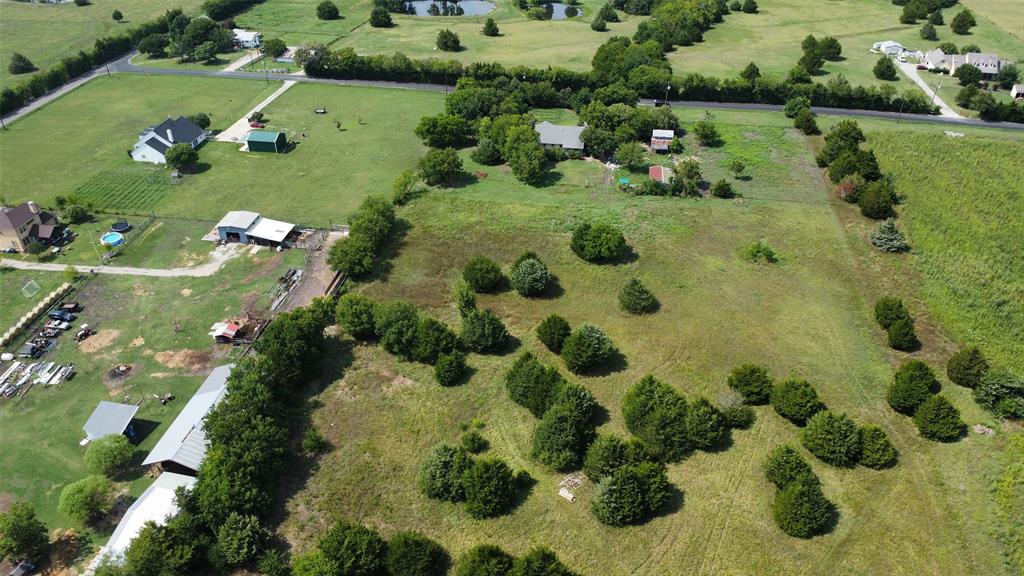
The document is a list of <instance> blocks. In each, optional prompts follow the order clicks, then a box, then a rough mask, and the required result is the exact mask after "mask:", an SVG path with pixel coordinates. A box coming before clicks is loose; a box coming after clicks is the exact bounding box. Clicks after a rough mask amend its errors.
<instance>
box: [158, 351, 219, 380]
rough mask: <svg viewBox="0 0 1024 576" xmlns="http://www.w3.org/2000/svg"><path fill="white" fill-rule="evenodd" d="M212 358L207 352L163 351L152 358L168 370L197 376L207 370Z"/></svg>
mask: <svg viewBox="0 0 1024 576" xmlns="http://www.w3.org/2000/svg"><path fill="white" fill-rule="evenodd" d="M212 356H213V355H212V354H211V353H210V351H209V350H165V351H163V352H157V353H156V354H155V355H153V358H154V359H155V360H156V361H157V362H159V363H161V364H163V365H164V366H167V367H168V368H177V369H183V370H186V371H188V372H192V373H196V374H198V373H200V372H204V371H206V370H207V369H208V368H209V365H210V358H211V357H212Z"/></svg>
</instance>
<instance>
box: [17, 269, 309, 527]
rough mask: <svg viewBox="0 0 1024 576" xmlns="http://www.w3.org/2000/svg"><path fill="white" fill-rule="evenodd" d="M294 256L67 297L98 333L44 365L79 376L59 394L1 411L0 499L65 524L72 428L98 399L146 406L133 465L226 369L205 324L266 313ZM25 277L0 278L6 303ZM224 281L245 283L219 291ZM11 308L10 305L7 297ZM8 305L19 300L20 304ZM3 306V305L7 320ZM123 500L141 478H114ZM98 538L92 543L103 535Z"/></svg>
mask: <svg viewBox="0 0 1024 576" xmlns="http://www.w3.org/2000/svg"><path fill="white" fill-rule="evenodd" d="M302 257H303V255H302V253H301V252H300V251H288V252H285V253H283V254H274V253H271V252H269V251H263V252H261V253H259V254H257V255H255V256H249V255H246V256H243V257H241V258H239V259H236V260H234V261H232V262H229V263H228V264H227V265H226V266H225V268H224V269H223V271H222V272H221V274H223V275H225V276H213V277H210V278H138V277H127V276H99V277H97V278H95V279H93V280H92V281H91V282H89V283H88V284H87V285H86V286H85V288H84V289H83V290H82V291H81V292H80V293H78V294H76V295H75V298H76V299H77V300H78V301H79V302H80V303H82V305H83V306H84V310H83V311H82V313H81V314H80V315H79V316H80V322H87V323H89V324H91V325H93V326H95V327H96V328H97V329H98V330H99V333H98V334H96V335H95V336H93V337H92V338H90V339H89V340H86V341H85V342H83V343H82V345H81V346H79V345H76V344H75V343H74V342H73V341H72V340H71V339H70V336H65V337H63V338H61V339H60V342H59V347H58V348H57V349H56V350H55V351H53V352H51V353H50V354H48V355H47V357H46V360H48V361H50V360H52V361H61V362H74V363H75V365H76V367H77V368H78V372H79V373H78V375H77V376H76V377H75V378H74V379H73V380H71V381H69V382H67V383H65V384H64V385H63V386H61V387H55V388H47V389H44V388H40V387H36V388H33V389H32V390H31V391H30V392H29V393H28V394H27V395H26V396H24V397H23V398H21V399H18V400H10V399H4V400H3V401H2V402H0V432H2V436H3V438H4V447H3V450H0V468H2V469H3V470H4V474H2V475H0V476H2V477H0V498H2V499H3V500H4V501H5V502H9V501H10V500H11V499H12V498H24V499H28V501H29V502H31V503H32V505H33V506H34V507H35V509H36V511H37V512H38V513H39V514H40V516H41V518H42V519H43V521H45V522H46V523H47V525H48V526H49V527H51V528H70V527H73V526H74V524H73V523H72V522H71V521H70V520H69V519H67V518H65V517H63V516H62V515H61V514H60V513H59V512H58V511H57V509H56V507H57V500H58V496H59V495H60V491H61V489H62V488H63V487H64V485H66V484H68V483H69V482H72V481H75V480H77V479H79V478H81V477H82V476H84V475H86V474H87V473H88V472H87V470H86V467H85V463H84V462H83V459H82V451H83V449H82V448H81V447H80V446H78V441H79V440H81V438H82V436H83V433H82V431H81V426H82V425H83V424H84V423H85V420H86V419H87V418H88V416H89V414H90V413H91V412H92V410H93V408H95V406H96V403H97V402H98V401H99V400H105V399H106V400H113V401H118V402H120V401H123V400H124V398H125V397H126V396H128V395H130V396H131V398H132V400H131V401H132V402H138V401H139V399H140V398H143V397H144V398H145V400H144V401H143V403H142V407H141V409H140V410H139V413H138V415H137V421H136V425H135V427H136V429H137V430H138V431H140V433H141V434H144V438H142V439H141V442H140V443H139V445H138V451H137V453H136V457H137V459H138V461H141V459H142V457H143V456H144V455H145V453H146V452H148V451H149V450H150V449H151V448H152V447H153V446H154V445H155V444H156V441H157V440H158V439H159V438H160V435H161V434H163V432H164V431H165V430H166V427H167V425H168V424H169V423H170V421H171V420H172V419H173V418H174V417H175V416H176V415H177V412H178V411H179V410H181V408H182V407H183V406H184V405H185V403H186V402H187V401H188V398H189V397H190V395H191V394H192V392H194V391H195V389H196V388H197V387H198V386H199V384H200V383H201V382H202V380H203V375H204V374H206V373H207V372H208V371H209V370H210V369H211V368H213V367H215V366H218V365H220V364H222V363H225V362H227V361H228V359H226V358H225V357H224V356H223V351H221V350H217V349H215V348H214V347H213V346H212V343H211V341H210V338H209V336H207V335H206V332H207V330H208V328H209V326H210V324H212V323H213V322H216V321H219V320H222V319H223V318H225V317H227V316H229V315H232V314H238V313H239V312H240V311H241V309H242V307H244V306H265V305H267V304H268V303H269V296H268V294H267V291H268V289H269V288H270V287H271V286H273V285H274V284H275V283H276V281H277V278H278V276H279V275H280V274H281V272H282V271H283V270H284V269H286V268H287V267H288V266H295V265H297V264H301V262H302ZM27 275H29V274H28V273H25V272H22V271H16V272H0V286H2V287H3V296H4V299H5V302H8V301H10V300H8V298H9V296H8V286H9V285H17V284H20V283H21V281H22V279H23V277H25V276H27ZM31 276H32V277H34V278H36V279H37V280H38V281H39V283H40V284H44V283H45V284H46V285H49V284H52V283H53V282H59V281H61V280H62V277H61V275H60V274H53V273H51V274H44V273H35V274H31ZM224 277H234V278H240V279H242V278H244V281H242V282H224V280H223V278H224ZM10 298H11V299H13V297H10ZM17 298H21V296H20V295H18V296H17ZM8 308H9V307H8V306H6V305H5V306H3V313H4V314H5V315H6V313H7V310H8ZM123 363H124V364H131V365H132V370H131V372H130V373H129V375H128V376H127V377H125V378H122V379H119V380H112V379H111V378H109V377H108V375H107V372H108V370H109V369H110V368H111V367H112V366H114V365H117V364H123ZM166 393H172V394H174V395H176V396H177V399H176V400H174V401H173V402H171V403H169V404H167V405H165V406H162V405H160V403H159V402H157V401H155V400H153V399H152V398H151V397H150V395H151V394H166ZM122 480H123V481H124V482H125V484H124V487H125V489H127V490H128V491H129V492H130V493H131V494H133V495H138V494H139V493H140V492H141V491H142V490H143V489H144V488H145V486H146V485H148V483H149V482H150V479H147V478H145V477H144V476H142V475H141V470H140V471H138V472H136V473H133V474H130V475H128V476H126V477H125V478H123V479H122ZM105 533H107V531H104V530H100V531H99V533H98V534H91V536H94V537H96V538H98V537H101V536H105Z"/></svg>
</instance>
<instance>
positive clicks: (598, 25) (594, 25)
mask: <svg viewBox="0 0 1024 576" xmlns="http://www.w3.org/2000/svg"><path fill="white" fill-rule="evenodd" d="M590 29H591V30H593V31H594V32H604V31H605V30H608V23H607V22H605V20H604V18H601V15H600V14H598V16H597V18H594V20H593V21H591V22H590Z"/></svg>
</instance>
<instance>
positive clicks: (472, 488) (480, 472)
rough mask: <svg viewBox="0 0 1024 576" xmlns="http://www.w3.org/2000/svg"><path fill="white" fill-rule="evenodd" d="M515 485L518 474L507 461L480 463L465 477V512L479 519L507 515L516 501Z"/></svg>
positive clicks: (475, 463) (486, 459)
mask: <svg viewBox="0 0 1024 576" xmlns="http://www.w3.org/2000/svg"><path fill="white" fill-rule="evenodd" d="M515 483H516V480H515V475H514V474H513V473H512V469H511V468H509V467H508V464H506V463H505V462H504V460H500V459H498V458H483V459H480V460H477V461H476V462H474V463H473V465H472V466H471V467H470V468H469V469H468V470H466V472H465V473H464V474H463V475H462V484H463V487H464V489H465V491H466V512H468V513H469V515H470V516H472V517H473V518H476V519H478V520H479V519H482V518H492V517H494V516H500V515H501V514H504V513H505V512H507V511H508V510H509V508H511V506H512V501H513V499H514V498H515Z"/></svg>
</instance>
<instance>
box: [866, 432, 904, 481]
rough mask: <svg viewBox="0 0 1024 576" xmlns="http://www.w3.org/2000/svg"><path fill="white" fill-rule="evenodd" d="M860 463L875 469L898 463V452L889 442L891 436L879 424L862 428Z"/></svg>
mask: <svg viewBox="0 0 1024 576" xmlns="http://www.w3.org/2000/svg"><path fill="white" fill-rule="evenodd" d="M860 444H861V454H860V464H861V466H867V467H868V468H874V469H875V470H881V469H883V468H889V467H891V466H893V465H895V464H896V460H897V458H898V456H899V455H898V453H897V452H896V448H894V447H893V445H892V442H889V436H888V435H887V434H886V433H885V430H882V429H881V428H879V427H878V426H862V427H861V429H860Z"/></svg>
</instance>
